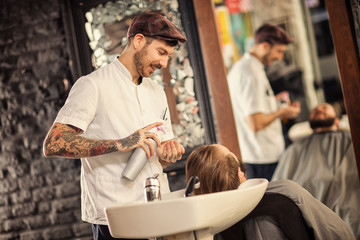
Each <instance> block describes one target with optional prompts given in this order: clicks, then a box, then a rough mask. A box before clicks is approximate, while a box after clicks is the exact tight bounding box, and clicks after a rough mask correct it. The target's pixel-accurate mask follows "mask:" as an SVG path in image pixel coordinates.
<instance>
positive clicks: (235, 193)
mask: <svg viewBox="0 0 360 240" xmlns="http://www.w3.org/2000/svg"><path fill="white" fill-rule="evenodd" d="M267 185H268V181H267V180H266V179H249V180H247V181H245V182H244V183H242V184H241V185H240V187H239V189H237V190H232V191H226V192H218V193H212V194H206V195H199V196H192V197H187V198H185V197H183V196H184V190H179V191H176V192H172V193H169V194H166V195H163V196H162V200H161V201H155V202H131V203H125V204H121V205H116V206H111V207H107V208H105V214H106V218H107V221H108V224H109V229H110V233H111V235H112V236H113V237H117V238H154V237H164V236H167V237H168V239H171V238H174V239H194V238H193V234H192V232H193V231H196V236H197V239H213V235H214V234H216V233H219V232H221V231H223V230H225V229H226V228H228V227H230V226H232V225H233V224H235V223H236V222H238V221H239V220H241V219H242V218H244V217H245V216H246V215H247V214H249V213H250V212H251V211H252V210H253V209H254V208H255V206H256V205H257V204H258V203H259V201H260V200H261V198H262V196H263V195H264V193H265V190H266V188H267Z"/></svg>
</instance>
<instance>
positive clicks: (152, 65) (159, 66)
mask: <svg viewBox="0 0 360 240" xmlns="http://www.w3.org/2000/svg"><path fill="white" fill-rule="evenodd" d="M150 66H151V67H152V68H155V69H161V68H162V66H161V65H160V64H150Z"/></svg>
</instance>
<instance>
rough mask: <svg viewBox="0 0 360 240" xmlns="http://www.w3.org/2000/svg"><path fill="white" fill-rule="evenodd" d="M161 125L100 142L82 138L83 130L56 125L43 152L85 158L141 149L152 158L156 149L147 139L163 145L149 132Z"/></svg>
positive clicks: (52, 155)
mask: <svg viewBox="0 0 360 240" xmlns="http://www.w3.org/2000/svg"><path fill="white" fill-rule="evenodd" d="M161 124H162V123H153V124H150V125H148V126H146V127H144V128H142V129H139V130H137V131H136V132H134V133H133V134H131V135H130V136H128V137H126V138H123V139H118V140H98V139H88V138H85V137H82V136H80V134H81V133H82V131H81V129H79V128H76V127H74V126H70V125H66V124H61V123H55V124H54V125H53V126H52V127H51V129H50V130H49V133H48V134H47V136H46V138H45V140H44V146H43V151H44V155H45V156H46V157H65V158H84V157H93V156H98V155H103V154H107V153H112V152H117V151H119V152H127V151H131V150H133V149H134V148H137V147H141V148H143V149H144V150H145V152H146V155H147V157H148V158H150V156H152V155H154V147H153V145H152V144H151V142H150V140H148V139H147V138H152V139H154V140H155V142H156V143H157V144H158V146H160V145H161V144H160V140H159V139H158V137H157V136H156V134H155V133H151V132H149V130H150V129H152V128H154V127H156V126H159V125H161Z"/></svg>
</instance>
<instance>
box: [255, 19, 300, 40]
mask: <svg viewBox="0 0 360 240" xmlns="http://www.w3.org/2000/svg"><path fill="white" fill-rule="evenodd" d="M262 42H268V43H270V44H271V45H275V44H285V45H287V44H289V43H291V42H293V39H292V38H291V37H290V36H289V35H288V34H287V33H286V32H285V30H284V29H282V28H281V27H279V26H276V25H272V24H269V23H266V24H264V25H262V26H261V27H259V28H258V29H257V30H256V32H255V44H258V43H262Z"/></svg>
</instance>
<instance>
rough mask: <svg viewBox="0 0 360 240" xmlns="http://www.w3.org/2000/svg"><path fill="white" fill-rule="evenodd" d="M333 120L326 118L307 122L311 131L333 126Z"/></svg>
mask: <svg viewBox="0 0 360 240" xmlns="http://www.w3.org/2000/svg"><path fill="white" fill-rule="evenodd" d="M334 122H335V118H326V119H321V120H315V119H314V120H309V123H310V127H311V129H313V130H314V129H317V128H327V127H331V126H332V125H334Z"/></svg>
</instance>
